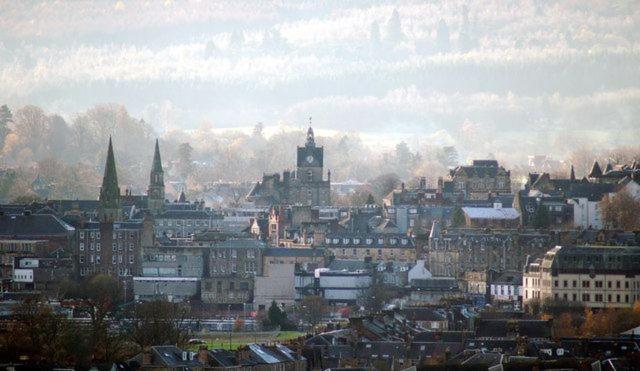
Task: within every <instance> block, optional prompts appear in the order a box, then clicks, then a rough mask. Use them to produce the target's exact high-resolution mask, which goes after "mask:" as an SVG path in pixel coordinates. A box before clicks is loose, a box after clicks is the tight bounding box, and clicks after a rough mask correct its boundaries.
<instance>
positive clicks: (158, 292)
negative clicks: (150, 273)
mask: <svg viewBox="0 0 640 371" xmlns="http://www.w3.org/2000/svg"><path fill="white" fill-rule="evenodd" d="M199 290H200V278H199V277H134V278H133V294H134V297H135V300H143V301H145V300H154V299H159V298H162V299H166V300H168V301H170V302H180V301H185V300H190V299H193V298H197V297H198V294H199Z"/></svg>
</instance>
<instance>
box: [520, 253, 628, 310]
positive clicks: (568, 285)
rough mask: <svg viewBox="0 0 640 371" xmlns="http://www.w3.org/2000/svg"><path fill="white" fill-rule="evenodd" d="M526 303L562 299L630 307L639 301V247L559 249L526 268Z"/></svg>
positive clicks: (606, 306) (599, 305) (590, 304)
mask: <svg viewBox="0 0 640 371" xmlns="http://www.w3.org/2000/svg"><path fill="white" fill-rule="evenodd" d="M523 289H524V294H523V303H524V304H525V305H527V304H530V303H531V302H532V301H534V300H539V301H543V300H545V299H555V300H562V301H566V302H571V303H579V304H580V305H583V306H585V307H589V308H630V307H632V306H633V303H634V302H635V301H636V300H638V299H639V298H640V247H637V246H633V247H622V246H556V247H554V248H552V249H551V250H549V251H548V252H547V253H546V254H545V255H544V257H542V258H539V259H536V260H535V261H534V262H532V263H530V264H528V265H527V267H526V269H525V270H524V274H523Z"/></svg>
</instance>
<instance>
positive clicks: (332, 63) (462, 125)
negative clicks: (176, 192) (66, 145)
mask: <svg viewBox="0 0 640 371" xmlns="http://www.w3.org/2000/svg"><path fill="white" fill-rule="evenodd" d="M634 5H637V4H634V2H633V1H618V2H599V1H590V2H585V1H560V2H552V3H550V2H543V1H509V2H499V1H476V2H467V1H453V2H450V1H447V2H422V1H403V2H399V1H398V2H395V1H372V2H369V1H362V2H332V1H329V2H322V3H319V2H314V1H303V2H297V1H296V2H277V3H275V2H274V3H270V2H252V1H244V2H239V1H226V2H220V1H217V2H207V1H189V2H180V1H165V2H142V1H93V2H92V1H89V2H10V1H6V2H4V3H3V5H2V9H3V10H2V13H3V17H0V30H2V31H0V86H2V87H3V89H0V104H7V105H9V106H10V107H12V108H13V109H18V108H20V107H22V106H24V105H28V104H34V105H38V106H40V107H42V108H43V109H44V110H45V111H46V112H47V113H50V114H54V113H57V114H61V115H62V116H63V117H64V118H65V119H66V120H67V121H68V122H70V121H72V120H73V118H74V117H75V116H76V115H78V114H79V113H81V112H84V111H86V110H87V109H90V108H91V107H93V106H95V105H98V104H104V103H110V102H113V103H117V104H122V105H124V106H125V107H126V108H127V110H128V111H129V112H130V114H131V115H132V116H133V117H137V118H142V119H144V120H145V121H146V122H147V123H149V124H150V125H151V127H152V128H153V130H154V131H155V132H156V133H158V134H161V135H167V134H168V133H169V132H171V131H173V130H197V129H198V128H200V127H202V126H206V127H211V128H213V129H216V130H222V129H232V130H239V129H242V130H245V131H248V130H250V128H251V127H253V125H255V124H256V123H257V122H262V123H264V125H265V128H267V130H274V129H277V128H280V127H283V126H284V127H297V128H302V127H304V126H306V125H307V124H308V117H309V116H311V117H313V126H314V128H315V129H316V130H318V131H319V132H321V133H335V132H338V131H339V132H352V133H359V135H361V136H362V138H363V141H364V142H365V143H367V144H368V145H370V146H372V147H374V148H376V149H379V148H384V149H388V148H393V146H394V145H395V143H397V142H399V141H403V140H404V141H406V142H407V143H408V144H409V146H410V147H411V148H412V149H414V150H418V149H419V148H418V147H420V146H422V145H425V144H430V145H439V146H446V145H450V146H456V148H457V149H458V150H459V152H460V153H461V155H462V156H463V158H467V157H484V156H487V155H488V154H494V155H495V156H496V157H509V158H519V159H523V158H525V156H526V155H532V154H539V153H548V154H552V155H555V156H566V155H567V154H568V153H569V152H570V151H571V150H574V149H576V148H581V147H585V148H593V149H594V150H596V149H607V148H612V147H616V146H625V145H627V146H630V145H634V144H635V143H636V139H635V138H637V137H638V135H639V134H640V125H638V122H637V121H638V120H637V119H638V117H639V115H638V114H639V113H640V112H639V110H640V108H639V107H640V22H638V21H639V20H640V7H637V6H634ZM378 142H380V144H381V145H380V146H379V145H378Z"/></svg>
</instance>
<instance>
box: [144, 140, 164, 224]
mask: <svg viewBox="0 0 640 371" xmlns="http://www.w3.org/2000/svg"><path fill="white" fill-rule="evenodd" d="M147 208H148V209H149V210H150V211H151V213H152V214H154V215H157V214H159V213H160V212H161V211H162V210H163V208H164V171H163V170H162V160H161V159H160V145H159V144H158V139H156V149H155V152H154V153H153V164H152V165H151V174H150V175H149V189H148V190H147Z"/></svg>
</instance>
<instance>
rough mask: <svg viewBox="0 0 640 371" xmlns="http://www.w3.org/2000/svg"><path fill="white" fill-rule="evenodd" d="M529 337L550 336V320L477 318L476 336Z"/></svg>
mask: <svg viewBox="0 0 640 371" xmlns="http://www.w3.org/2000/svg"><path fill="white" fill-rule="evenodd" d="M517 335H520V336H527V337H529V338H548V337H550V336H551V322H550V321H543V320H523V319H518V320H514V319H512V320H506V319H485V318H480V319H478V320H477V326H476V336H477V337H483V338H514V337H515V336H517Z"/></svg>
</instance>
